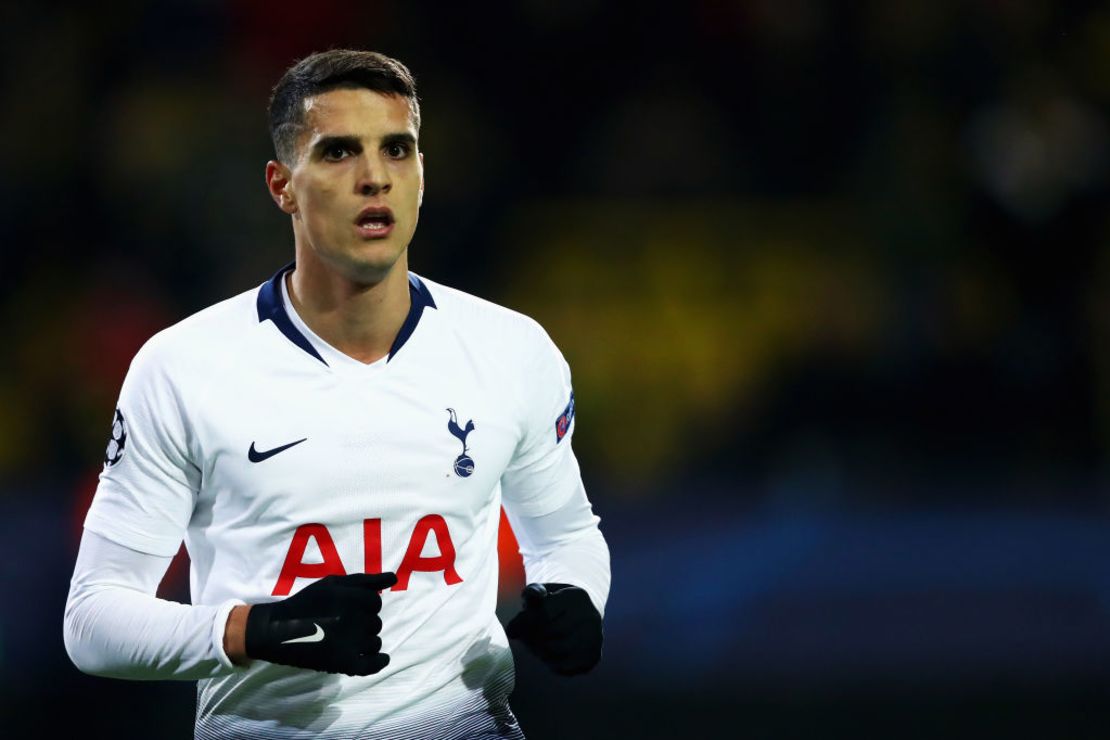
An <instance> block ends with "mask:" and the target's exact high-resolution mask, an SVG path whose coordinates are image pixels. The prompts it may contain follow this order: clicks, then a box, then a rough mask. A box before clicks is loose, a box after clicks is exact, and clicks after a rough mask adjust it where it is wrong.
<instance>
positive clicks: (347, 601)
mask: <svg viewBox="0 0 1110 740" xmlns="http://www.w3.org/2000/svg"><path fill="white" fill-rule="evenodd" d="M343 607H344V610H353V611H361V612H362V613H364V614H377V613H378V612H380V611H381V610H382V597H381V596H380V595H379V594H378V592H377V591H376V590H374V589H365V588H345V589H343Z"/></svg>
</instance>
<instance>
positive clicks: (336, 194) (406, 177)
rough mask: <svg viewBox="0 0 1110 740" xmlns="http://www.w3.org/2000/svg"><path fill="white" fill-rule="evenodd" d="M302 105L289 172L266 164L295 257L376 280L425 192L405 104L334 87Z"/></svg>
mask: <svg viewBox="0 0 1110 740" xmlns="http://www.w3.org/2000/svg"><path fill="white" fill-rule="evenodd" d="M304 105H305V124H306V125H305V130H304V131H303V132H302V133H301V136H300V139H299V140H298V142H297V159H296V161H295V162H294V163H293V166H292V168H284V166H283V165H280V164H278V163H271V164H270V165H269V166H268V167H267V179H268V180H269V182H270V190H271V193H272V194H273V195H274V196H275V199H277V200H278V204H279V206H281V208H282V210H284V211H286V212H287V213H291V214H292V215H293V219H294V221H293V229H294V232H295V233H296V235H297V238H298V242H299V243H301V244H302V245H303V247H304V249H302V253H301V254H300V258H301V259H302V260H305V259H313V258H316V259H319V260H320V261H321V262H323V263H324V264H325V265H326V266H327V267H328V268H330V269H332V270H334V271H336V272H338V273H340V274H341V275H343V276H344V277H346V278H348V279H350V280H352V281H354V282H359V283H366V284H369V283H376V282H378V281H380V280H382V279H383V278H384V277H385V276H386V275H387V274H388V273H389V271H390V270H391V269H392V268H393V266H394V264H396V263H397V262H398V260H400V259H401V258H402V257H403V256H404V255H405V252H406V250H407V249H408V245H409V242H410V241H411V240H412V235H413V233H414V232H415V231H416V221H417V217H418V215H419V212H420V201H421V197H422V195H423V190H424V163H423V157H422V155H420V154H419V152H418V151H417V139H416V129H415V128H414V127H413V123H412V117H411V112H410V109H409V103H408V100H407V99H406V98H404V97H402V96H400V95H382V94H380V93H376V92H373V91H371V90H366V89H350V90H347V89H340V90H331V91H329V92H325V93H321V94H320V95H316V96H313V97H311V98H307V99H306V100H305V103H304ZM283 170H284V172H283ZM275 175H276V177H275ZM283 175H284V177H285V178H286V180H285V183H284V184H282V182H281V178H282V176H283ZM403 264H404V265H407V259H406V260H405V261H404V263H403Z"/></svg>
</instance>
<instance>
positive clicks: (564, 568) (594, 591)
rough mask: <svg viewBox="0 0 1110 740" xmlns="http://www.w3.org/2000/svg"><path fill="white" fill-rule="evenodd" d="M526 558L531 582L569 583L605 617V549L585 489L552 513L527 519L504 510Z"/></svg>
mask: <svg viewBox="0 0 1110 740" xmlns="http://www.w3.org/2000/svg"><path fill="white" fill-rule="evenodd" d="M505 514H506V516H507V517H508V519H509V524H511V525H512V528H513V533H514V534H515V535H516V538H517V542H518V543H519V545H520V554H521V555H522V556H523V558H524V572H525V576H526V577H527V580H528V582H529V583H567V584H570V585H573V586H579V587H581V588H583V589H584V590H585V591H586V593H587V594H589V595H590V600H591V601H593V604H594V606H595V607H597V611H598V613H599V614H601V615H602V616H605V604H606V601H607V600H608V598H609V580H610V572H609V546H608V545H607V544H606V543H605V538H604V537H603V536H602V534H601V530H600V529H598V522H599V521H600V520H599V519H598V517H597V516H596V515H595V514H594V513H593V511H592V509H591V508H590V502H589V501H588V500H587V498H586V492H585V490H584V489H583V488H582V487H581V485H579V487H578V489H577V490H576V492H575V493H574V494H573V495H571V497H570V498H569V499H568V500H567V501H566V503H564V504H563V505H562V506H560V507H559V508H558V509H556V510H555V511H552V512H550V513H548V514H544V515H542V516H527V515H524V514H522V513H520V512H519V511H517V510H516V508H514V507H513V506H512V505H511V503H509V504H508V505H506V507H505Z"/></svg>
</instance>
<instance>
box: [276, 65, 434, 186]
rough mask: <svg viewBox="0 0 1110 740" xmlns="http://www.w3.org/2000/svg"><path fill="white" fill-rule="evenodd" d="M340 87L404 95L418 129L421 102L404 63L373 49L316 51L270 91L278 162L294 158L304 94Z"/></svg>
mask: <svg viewBox="0 0 1110 740" xmlns="http://www.w3.org/2000/svg"><path fill="white" fill-rule="evenodd" d="M342 88H346V89H351V88H366V89H367V90H373V91H374V92H379V93H382V94H385V95H400V96H402V97H404V98H407V99H408V102H409V108H410V109H411V110H412V123H413V125H414V126H415V127H416V130H417V131H419V130H420V101H419V100H417V97H416V82H415V81H414V80H413V78H412V73H411V72H409V70H408V67H406V66H405V65H404V64H402V63H401V62H399V61H397V60H396V59H392V58H390V57H387V56H386V55H385V54H379V53H378V52H376V51H358V50H355V49H331V50H329V51H319V52H316V53H315V54H310V55H309V56H307V57H305V58H304V59H301V60H300V61H299V62H297V63H296V64H294V65H293V66H292V67H290V68H289V69H287V70H286V71H285V74H284V75H282V76H281V79H280V80H278V83H277V84H276V85H275V86H274V90H273V93H272V94H271V95H270V106H269V110H268V112H269V118H270V138H272V139H273V141H274V153H275V154H277V158H278V159H279V160H280V161H281V162H284V163H285V164H287V165H291V164H292V163H293V160H294V159H295V157H296V153H297V138H298V137H299V136H300V135H301V132H302V131H303V130H304V122H305V121H304V100H305V98H310V97H312V96H313V95H319V94H320V93H323V92H327V91H328V90H336V89H342Z"/></svg>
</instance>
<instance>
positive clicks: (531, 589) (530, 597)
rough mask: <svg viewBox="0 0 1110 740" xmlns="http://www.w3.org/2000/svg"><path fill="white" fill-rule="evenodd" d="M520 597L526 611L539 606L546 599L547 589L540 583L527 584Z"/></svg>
mask: <svg viewBox="0 0 1110 740" xmlns="http://www.w3.org/2000/svg"><path fill="white" fill-rule="evenodd" d="M520 595H521V596H523V597H524V607H525V608H526V609H527V608H529V607H535V606H539V604H540V602H541V601H543V600H544V599H546V598H547V589H546V588H545V587H544V585H543V584H542V583H529V584H528V585H527V586H526V587H525V588H524V591H522V592H521V594H520Z"/></svg>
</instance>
